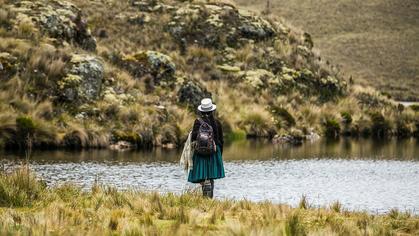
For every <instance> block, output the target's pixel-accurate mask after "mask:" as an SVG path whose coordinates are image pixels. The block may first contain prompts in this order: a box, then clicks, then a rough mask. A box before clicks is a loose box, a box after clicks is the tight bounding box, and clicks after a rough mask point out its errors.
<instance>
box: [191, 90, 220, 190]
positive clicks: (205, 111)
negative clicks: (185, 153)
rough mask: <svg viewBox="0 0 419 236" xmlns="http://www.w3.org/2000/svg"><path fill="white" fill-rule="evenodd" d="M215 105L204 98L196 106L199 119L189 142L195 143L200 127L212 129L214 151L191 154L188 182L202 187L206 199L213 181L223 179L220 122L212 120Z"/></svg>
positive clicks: (212, 187)
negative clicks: (206, 126) (191, 163)
mask: <svg viewBox="0 0 419 236" xmlns="http://www.w3.org/2000/svg"><path fill="white" fill-rule="evenodd" d="M216 108H217V107H216V105H214V104H212V101H211V99H210V98H204V99H202V101H201V105H199V106H198V111H199V112H200V115H201V118H200V119H196V120H195V123H194V126H193V129H192V134H191V141H192V142H195V145H197V144H196V141H197V138H199V137H198V136H199V135H201V134H200V132H202V126H203V125H204V126H205V125H206V124H208V125H209V126H210V127H211V128H212V137H213V140H214V143H215V147H214V150H213V151H211V154H200V153H199V152H197V151H196V149H195V152H194V154H193V157H192V160H193V168H192V170H191V171H189V176H188V181H189V182H192V183H200V184H201V186H202V193H203V195H204V196H206V197H210V198H212V197H213V191H214V179H220V178H224V176H225V174H224V165H223V158H222V154H223V145H224V139H223V130H222V128H221V124H220V122H219V121H218V120H217V119H215V118H214V111H215V109H216Z"/></svg>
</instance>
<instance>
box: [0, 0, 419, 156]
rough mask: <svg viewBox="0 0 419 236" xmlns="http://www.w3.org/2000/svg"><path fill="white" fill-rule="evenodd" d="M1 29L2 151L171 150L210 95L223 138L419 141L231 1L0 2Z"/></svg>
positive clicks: (289, 35) (298, 42) (316, 58)
mask: <svg viewBox="0 0 419 236" xmlns="http://www.w3.org/2000/svg"><path fill="white" fill-rule="evenodd" d="M0 27H1V28H0V37H1V40H0V52H1V53H0V63H1V67H0V68H1V70H0V75H1V77H2V78H1V79H2V83H1V84H0V110H1V113H0V121H1V122H0V140H1V141H2V144H3V146H5V147H23V146H24V145H27V144H28V143H29V144H33V145H35V146H36V147H107V146H109V145H110V144H114V143H117V142H119V141H127V142H129V143H130V144H132V145H134V146H137V147H140V148H146V147H153V146H160V145H163V146H167V147H173V146H177V145H179V144H181V143H182V141H183V140H184V139H185V137H186V135H187V133H188V130H189V129H190V127H191V125H192V122H193V120H194V119H195V114H194V113H195V111H196V110H195V108H196V106H197V104H198V103H199V101H200V99H202V98H203V97H206V96H212V97H213V99H214V100H215V102H216V103H217V105H218V106H217V107H218V116H219V118H220V119H221V121H222V123H223V126H224V130H225V132H226V134H227V135H228V136H229V137H230V138H241V137H244V136H248V137H249V136H250V137H268V138H274V137H275V140H277V141H293V142H301V141H302V140H304V139H307V138H312V137H314V136H316V133H319V134H324V135H326V136H331V137H338V136H339V135H352V136H358V135H365V136H368V135H373V136H375V137H380V138H383V137H388V136H390V135H392V134H395V135H397V136H398V137H408V136H411V135H414V134H417V133H418V127H419V122H418V120H419V119H418V113H415V111H414V110H413V109H402V107H397V105H396V104H395V103H393V102H392V101H391V100H389V99H387V98H385V97H383V96H381V95H380V94H379V93H378V92H376V91H375V90H373V89H369V88H363V87H359V86H354V85H352V84H350V83H349V84H348V82H347V81H346V80H345V79H347V78H343V77H341V76H340V75H339V74H338V73H337V72H338V71H337V70H336V68H335V67H333V66H331V65H330V64H329V63H326V62H325V60H323V59H322V58H321V57H320V55H318V54H316V53H315V52H313V51H312V47H313V42H312V39H311V36H310V35H309V34H307V33H304V32H299V31H295V30H294V29H293V28H290V27H288V26H287V25H286V24H284V23H283V22H281V21H280V20H278V19H275V18H274V17H268V18H262V17H260V16H258V15H256V14H254V13H252V12H248V11H244V10H242V9H238V8H236V7H235V6H234V5H232V4H230V3H222V2H202V1H194V2H180V1H170V0H167V1H155V0H153V1H116V0H115V1H112V0H95V1H88V2H86V1H81V0H73V1H71V2H65V1H58V0H40V1H36V2H31V1H17V0H2V4H1V9H0ZM28 141H30V142H28Z"/></svg>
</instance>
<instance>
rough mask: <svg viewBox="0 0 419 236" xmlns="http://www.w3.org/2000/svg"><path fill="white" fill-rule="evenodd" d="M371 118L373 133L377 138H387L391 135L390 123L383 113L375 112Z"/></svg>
mask: <svg viewBox="0 0 419 236" xmlns="http://www.w3.org/2000/svg"><path fill="white" fill-rule="evenodd" d="M370 117H371V122H372V126H371V133H372V135H373V136H374V137H376V138H385V137H387V136H388V135H390V133H391V127H390V122H388V121H387V120H386V119H385V118H384V116H383V115H382V114H381V113H378V112H375V113H372V114H371V115H370Z"/></svg>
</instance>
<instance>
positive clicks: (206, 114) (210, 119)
mask: <svg viewBox="0 0 419 236" xmlns="http://www.w3.org/2000/svg"><path fill="white" fill-rule="evenodd" d="M201 118H202V119H203V120H204V121H206V122H207V123H209V124H210V125H211V126H212V127H213V128H215V127H216V123H215V117H214V111H201Z"/></svg>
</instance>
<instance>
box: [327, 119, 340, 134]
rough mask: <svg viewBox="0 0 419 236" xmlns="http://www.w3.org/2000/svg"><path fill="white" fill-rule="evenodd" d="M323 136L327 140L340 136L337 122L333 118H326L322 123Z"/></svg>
mask: <svg viewBox="0 0 419 236" xmlns="http://www.w3.org/2000/svg"><path fill="white" fill-rule="evenodd" d="M323 129H324V134H325V136H326V137H328V138H337V137H339V134H340V125H339V122H338V121H336V120H335V119H333V118H326V119H325V120H324V122H323Z"/></svg>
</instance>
